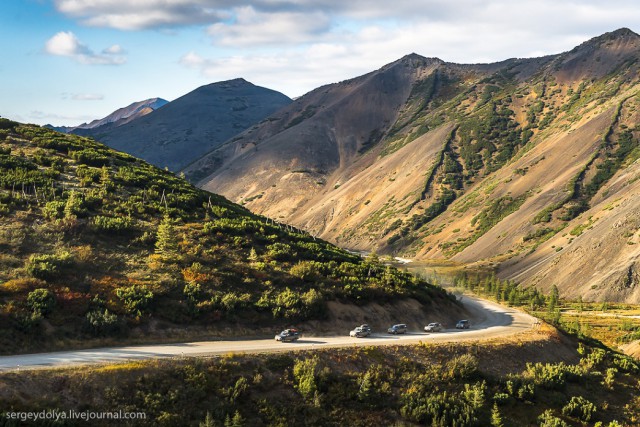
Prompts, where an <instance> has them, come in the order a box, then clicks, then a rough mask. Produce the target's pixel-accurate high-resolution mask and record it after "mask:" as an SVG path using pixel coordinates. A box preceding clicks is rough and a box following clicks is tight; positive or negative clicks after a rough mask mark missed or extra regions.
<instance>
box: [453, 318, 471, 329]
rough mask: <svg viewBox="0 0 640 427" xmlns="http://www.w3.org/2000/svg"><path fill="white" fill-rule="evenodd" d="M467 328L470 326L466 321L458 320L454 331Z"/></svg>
mask: <svg viewBox="0 0 640 427" xmlns="http://www.w3.org/2000/svg"><path fill="white" fill-rule="evenodd" d="M469 326H471V324H470V323H469V321H468V320H460V321H459V322H458V323H456V329H469Z"/></svg>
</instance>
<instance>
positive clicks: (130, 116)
mask: <svg viewBox="0 0 640 427" xmlns="http://www.w3.org/2000/svg"><path fill="white" fill-rule="evenodd" d="M168 103H169V101H167V100H164V99H162V98H151V99H146V100H144V101H139V102H134V103H132V104H130V105H128V106H126V107H123V108H119V109H117V110H116V111H114V112H113V113H111V114H109V115H108V116H107V117H104V118H102V119H99V120H93V121H92V122H90V123H85V124H81V125H80V126H78V127H76V128H75V129H72V130H71V131H70V133H73V134H76V135H82V136H96V135H100V134H102V133H103V132H106V131H108V130H109V129H113V128H117V127H120V126H122V125H125V124H127V123H129V122H131V121H133V120H135V119H139V118H140V117H143V116H146V115H147V114H149V113H151V112H153V111H155V110H157V109H158V108H160V107H163V106H165V105H167V104H168Z"/></svg>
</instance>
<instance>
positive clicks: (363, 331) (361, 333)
mask: <svg viewBox="0 0 640 427" xmlns="http://www.w3.org/2000/svg"><path fill="white" fill-rule="evenodd" d="M369 335H371V327H369V325H360V326H358V327H356V328H355V329H354V330H353V331H351V332H349V336H350V337H356V338H362V337H368V336H369Z"/></svg>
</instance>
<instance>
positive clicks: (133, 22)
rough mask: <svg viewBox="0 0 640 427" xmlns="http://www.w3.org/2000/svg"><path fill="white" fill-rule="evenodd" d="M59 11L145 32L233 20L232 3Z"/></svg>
mask: <svg viewBox="0 0 640 427" xmlns="http://www.w3.org/2000/svg"><path fill="white" fill-rule="evenodd" d="M55 5H56V8H57V9H58V10H59V11H60V12H62V13H64V14H65V15H67V16H70V17H72V18H76V19H79V20H80V22H82V23H83V24H85V25H89V26H93V27H109V28H116V29H119V30H141V29H147V28H167V27H169V28H170V27H180V26H189V25H204V24H211V23H214V22H218V21H220V20H222V19H227V18H228V17H229V15H228V13H227V12H225V9H228V8H229V7H231V6H233V5H234V2H233V1H232V0H228V1H225V0H129V1H126V2H123V1H121V0H55Z"/></svg>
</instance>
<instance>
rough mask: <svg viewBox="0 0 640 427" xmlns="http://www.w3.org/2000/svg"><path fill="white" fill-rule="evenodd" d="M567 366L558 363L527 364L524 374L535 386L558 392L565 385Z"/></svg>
mask: <svg viewBox="0 0 640 427" xmlns="http://www.w3.org/2000/svg"><path fill="white" fill-rule="evenodd" d="M567 370H568V369H567V365H565V364H564V363H562V362H560V363H558V364H555V365H554V364H550V363H546V364H542V363H535V364H533V363H527V370H526V371H525V373H524V376H525V377H526V378H530V379H531V380H533V383H534V384H535V385H537V386H540V387H543V388H546V389H550V390H558V389H561V388H563V387H564V385H565V383H566V374H567Z"/></svg>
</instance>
